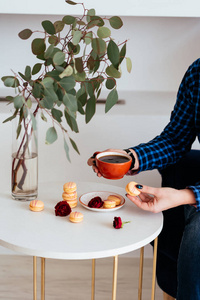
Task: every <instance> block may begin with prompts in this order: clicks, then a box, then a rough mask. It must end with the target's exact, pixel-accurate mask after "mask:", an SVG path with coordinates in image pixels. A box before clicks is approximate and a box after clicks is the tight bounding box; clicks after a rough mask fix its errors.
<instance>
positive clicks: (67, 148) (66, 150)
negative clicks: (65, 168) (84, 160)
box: [64, 138, 71, 162]
mask: <svg viewBox="0 0 200 300" xmlns="http://www.w3.org/2000/svg"><path fill="white" fill-rule="evenodd" d="M64 149H65V153H66V156H67V159H68V161H69V162H71V160H70V157H69V147H68V145H67V142H66V140H65V138H64Z"/></svg>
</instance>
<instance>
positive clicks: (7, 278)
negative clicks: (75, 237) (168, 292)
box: [0, 255, 163, 300]
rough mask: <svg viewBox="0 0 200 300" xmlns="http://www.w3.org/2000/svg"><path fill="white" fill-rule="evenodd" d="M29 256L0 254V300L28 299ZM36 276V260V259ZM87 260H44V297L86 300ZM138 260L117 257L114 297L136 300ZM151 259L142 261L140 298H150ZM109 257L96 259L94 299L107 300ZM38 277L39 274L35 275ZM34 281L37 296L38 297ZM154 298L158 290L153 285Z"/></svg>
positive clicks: (88, 293)
mask: <svg viewBox="0 0 200 300" xmlns="http://www.w3.org/2000/svg"><path fill="white" fill-rule="evenodd" d="M32 266H33V264H32V257H29V256H20V255H1V256H0V300H8V299H9V300H32V299H33V297H32V289H33V285H32ZM37 269H38V275H39V271H40V259H38V260H37ZM91 270H92V262H91V261H90V260H80V261H66V260H65V261H63V260H52V259H46V282H45V290H46V295H45V300H67V299H69V300H90V299H91ZM138 271H139V259H138V258H129V257H128V258H127V257H123V256H119V268H118V281H117V282H118V284H117V300H137V299H138V298H137V297H138V296H137V286H138ZM151 274H152V259H151V258H145V260H144V275H143V278H144V281H143V294H142V295H143V297H142V299H143V300H150V299H151ZM112 275H113V258H105V259H98V260H96V279H95V300H110V299H111V295H112ZM38 277H39V276H38ZM39 285H40V282H39V281H38V299H40V294H39ZM155 299H156V300H162V299H163V297H162V292H161V290H160V289H159V287H156V297H155Z"/></svg>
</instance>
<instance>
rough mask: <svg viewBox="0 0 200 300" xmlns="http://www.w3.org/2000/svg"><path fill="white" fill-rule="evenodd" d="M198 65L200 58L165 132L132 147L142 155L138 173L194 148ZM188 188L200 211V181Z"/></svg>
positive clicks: (185, 81) (182, 87) (189, 73)
mask: <svg viewBox="0 0 200 300" xmlns="http://www.w3.org/2000/svg"><path fill="white" fill-rule="evenodd" d="M199 65H200V60H197V61H196V62H194V63H193V64H192V65H191V66H190V67H189V68H188V70H187V72H186V74H185V76H184V77H183V80H182V82H181V84H180V87H179V91H178V94H177V100H176V103H175V106H174V109H173V111H172V113H171V117H170V122H169V123H168V125H167V126H166V127H165V128H164V130H163V131H162V133H161V134H160V135H158V136H157V137H155V138H154V139H153V140H151V141H150V142H148V143H142V144H140V145H138V146H136V147H132V149H134V150H135V152H136V153H137V155H138V159H139V170H137V172H138V173H139V172H141V171H145V170H152V169H163V168H165V167H167V166H168V165H170V164H174V163H176V162H177V161H178V160H179V159H181V157H182V156H183V155H184V154H185V153H186V152H188V151H189V150H190V149H191V146H192V144H193V142H194V140H195V138H196V136H197V135H198V134H199V132H197V131H198V130H197V128H196V126H195V122H196V119H197V115H198V114H199V105H200V103H199V102H200V100H199V98H200V66H199ZM130 172H131V170H130ZM187 188H189V189H191V190H192V191H193V193H194V195H195V198H196V203H197V211H200V182H199V183H197V184H196V185H193V186H188V187H187Z"/></svg>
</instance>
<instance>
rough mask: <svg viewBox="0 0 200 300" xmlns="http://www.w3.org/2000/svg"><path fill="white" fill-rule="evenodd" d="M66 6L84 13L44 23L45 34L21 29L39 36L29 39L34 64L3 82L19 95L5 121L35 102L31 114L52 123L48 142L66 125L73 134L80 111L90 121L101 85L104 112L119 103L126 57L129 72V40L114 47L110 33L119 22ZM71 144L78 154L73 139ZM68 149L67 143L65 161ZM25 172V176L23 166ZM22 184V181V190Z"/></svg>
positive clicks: (22, 35) (26, 34) (23, 35)
mask: <svg viewBox="0 0 200 300" xmlns="http://www.w3.org/2000/svg"><path fill="white" fill-rule="evenodd" d="M66 2H67V4H68V5H74V6H75V5H76V4H79V5H82V8H83V13H82V15H81V16H80V17H75V16H72V15H65V16H64V17H63V18H62V19H61V20H58V21H56V22H54V23H53V22H51V21H50V20H44V21H43V22H42V27H43V30H44V31H41V30H34V31H32V30H31V29H24V30H22V31H21V32H20V33H19V37H20V38H21V39H22V40H27V39H29V38H30V37H32V36H35V35H38V36H37V37H34V38H33V39H32V41H31V50H32V53H33V55H34V56H36V58H37V59H38V61H37V63H36V64H35V65H34V66H33V67H30V66H26V68H25V70H24V72H23V73H21V72H18V73H15V72H13V71H12V72H13V74H14V76H5V77H3V78H2V80H3V82H4V85H5V86H7V87H12V88H15V89H16V88H18V93H17V95H16V96H15V97H13V98H11V100H12V102H13V104H14V107H15V110H16V111H15V113H14V114H13V115H12V116H11V117H10V118H8V119H7V120H5V122H6V121H8V120H11V119H13V118H15V116H16V114H17V112H18V113H20V114H21V116H22V119H24V120H25V119H26V110H27V109H28V108H30V107H29V106H31V103H30V101H31V102H32V100H35V101H36V103H37V107H36V109H35V111H34V112H33V116H34V117H35V116H36V115H37V113H38V112H39V111H41V112H42V113H43V112H45V113H46V114H47V115H48V116H49V117H50V118H51V120H52V125H53V126H52V127H50V128H49V129H48V130H47V133H46V143H47V144H51V143H53V142H54V141H55V140H56V139H57V132H56V129H55V125H56V126H59V127H60V128H61V130H62V132H63V134H67V135H68V130H67V129H66V128H65V126H64V125H63V123H64V122H66V124H67V126H69V128H70V129H71V130H72V131H74V132H75V133H77V132H79V129H78V124H77V120H76V117H77V114H78V113H80V114H82V116H84V117H85V122H86V123H88V122H89V121H90V120H91V119H92V118H93V116H94V114H95V106H96V101H97V98H98V97H99V96H100V93H101V89H102V87H103V86H105V88H106V89H107V90H108V95H107V99H106V105H105V112H108V111H109V110H110V109H111V108H112V107H113V106H114V105H115V104H116V102H117V101H118V93H117V80H118V79H120V77H121V71H120V65H121V64H122V62H123V60H124V59H126V65H127V70H128V72H130V71H131V60H130V58H128V57H126V43H127V40H125V41H124V42H120V43H118V44H117V43H115V41H114V40H115V39H114V38H113V37H112V32H111V30H118V29H120V28H121V27H122V26H123V22H122V20H121V18H120V17H118V16H113V17H104V18H102V17H100V16H98V15H97V14H96V11H95V10H94V9H87V8H86V7H85V5H84V3H76V2H74V1H72V0H66ZM41 34H42V37H41ZM29 99H30V100H29ZM20 121H21V122H22V120H20ZM20 125H21V124H20ZM68 137H69V136H68ZM69 143H71V145H72V147H73V148H74V149H75V150H76V151H77V153H79V151H78V147H77V146H76V143H75V142H74V141H73V140H72V139H71V138H69ZM68 148H69V147H68V146H66V145H65V151H66V155H67V157H68V158H69V153H68V151H69V150H68ZM25 150H26V149H25V148H24V149H23V150H22V144H21V145H20V146H19V149H18V153H20V151H22V152H24V153H25ZM23 170H24V171H23V172H24V176H23V178H25V177H26V168H25V166H23ZM14 172H18V169H17V168H15V170H14ZM22 183H23V180H22V182H21V184H20V185H21V187H22V185H23V184H22Z"/></svg>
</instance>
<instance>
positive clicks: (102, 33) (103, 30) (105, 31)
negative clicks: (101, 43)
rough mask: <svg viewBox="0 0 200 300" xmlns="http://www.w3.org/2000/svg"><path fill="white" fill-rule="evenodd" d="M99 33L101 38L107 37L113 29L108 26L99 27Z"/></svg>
mask: <svg viewBox="0 0 200 300" xmlns="http://www.w3.org/2000/svg"><path fill="white" fill-rule="evenodd" d="M97 35H98V37H99V38H101V39H106V38H108V37H109V36H110V35H111V31H110V29H109V28H108V27H105V26H103V27H99V28H98V30H97Z"/></svg>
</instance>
